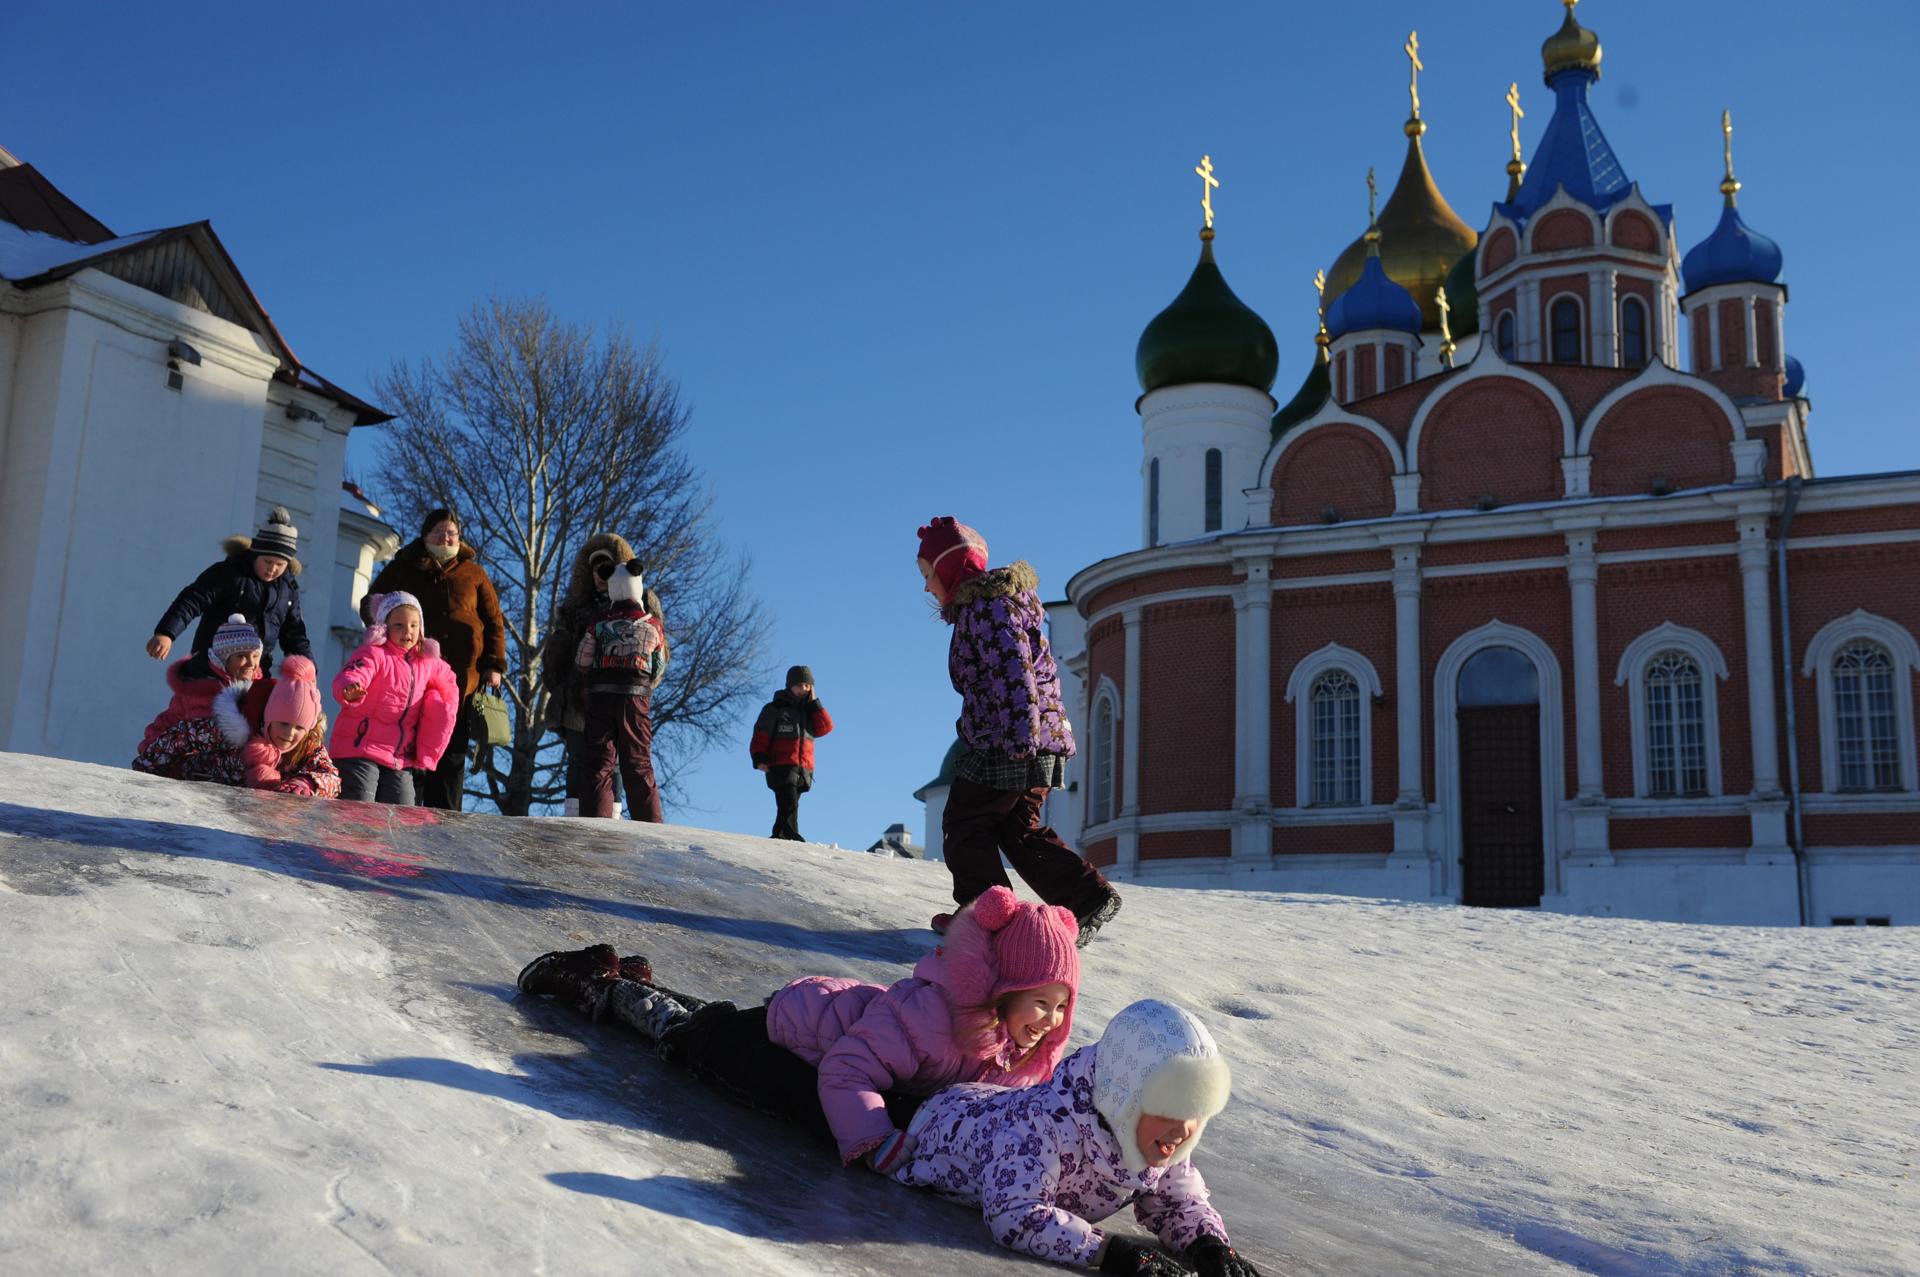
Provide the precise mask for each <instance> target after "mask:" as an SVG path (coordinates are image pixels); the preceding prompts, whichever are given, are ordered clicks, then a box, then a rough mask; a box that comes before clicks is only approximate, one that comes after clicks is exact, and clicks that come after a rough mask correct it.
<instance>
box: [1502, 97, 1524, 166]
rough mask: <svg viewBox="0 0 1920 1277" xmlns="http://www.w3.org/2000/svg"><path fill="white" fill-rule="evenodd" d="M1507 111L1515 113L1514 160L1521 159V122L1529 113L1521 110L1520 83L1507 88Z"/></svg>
mask: <svg viewBox="0 0 1920 1277" xmlns="http://www.w3.org/2000/svg"><path fill="white" fill-rule="evenodd" d="M1507 109H1508V110H1510V111H1512V112H1513V158H1514V159H1516V160H1517V159H1519V158H1520V121H1521V120H1523V119H1525V118H1526V116H1527V113H1526V112H1525V111H1522V110H1521V109H1520V82H1519V81H1517V80H1516V81H1514V82H1513V83H1512V84H1509V85H1508V86H1507Z"/></svg>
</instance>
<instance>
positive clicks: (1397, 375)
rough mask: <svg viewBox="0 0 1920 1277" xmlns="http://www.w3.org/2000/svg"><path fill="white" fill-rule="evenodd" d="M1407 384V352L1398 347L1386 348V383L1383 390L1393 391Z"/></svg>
mask: <svg viewBox="0 0 1920 1277" xmlns="http://www.w3.org/2000/svg"><path fill="white" fill-rule="evenodd" d="M1406 382H1407V352H1406V351H1404V350H1402V349H1401V348H1400V347H1398V346H1389V347H1387V382H1386V385H1384V386H1382V387H1381V389H1383V390H1393V389H1395V388H1397V387H1400V386H1404V385H1405V384H1406Z"/></svg>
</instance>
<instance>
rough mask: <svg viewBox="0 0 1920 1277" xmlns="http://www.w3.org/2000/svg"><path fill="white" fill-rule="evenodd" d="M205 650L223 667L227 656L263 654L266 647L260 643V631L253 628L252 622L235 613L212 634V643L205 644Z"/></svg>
mask: <svg viewBox="0 0 1920 1277" xmlns="http://www.w3.org/2000/svg"><path fill="white" fill-rule="evenodd" d="M207 650H208V651H209V652H211V653H213V659H214V660H215V661H218V662H219V663H220V664H222V665H225V664H226V663H227V658H228V657H229V656H238V655H239V654H240V653H242V652H264V651H265V650H266V645H265V644H263V643H262V642H261V641H260V631H258V630H256V629H254V628H253V622H252V621H249V620H248V619H247V618H246V617H244V616H242V615H240V614H239V613H238V612H235V613H234V614H233V615H232V616H229V617H228V618H227V619H226V622H225V623H224V624H222V625H221V626H220V628H219V629H217V630H215V631H214V632H213V642H211V643H209V644H207Z"/></svg>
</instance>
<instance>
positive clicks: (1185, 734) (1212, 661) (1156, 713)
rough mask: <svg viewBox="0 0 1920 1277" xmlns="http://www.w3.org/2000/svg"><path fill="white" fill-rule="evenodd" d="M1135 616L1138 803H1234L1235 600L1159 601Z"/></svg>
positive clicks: (1181, 806)
mask: <svg viewBox="0 0 1920 1277" xmlns="http://www.w3.org/2000/svg"><path fill="white" fill-rule="evenodd" d="M1140 624H1141V630H1140V665H1141V670H1140V723H1141V728H1142V731H1141V735H1140V811H1141V813H1142V814H1147V813H1152V812H1168V811H1221V810H1225V809H1227V808H1229V807H1231V806H1232V805H1233V741H1234V704H1235V698H1234V616H1233V603H1232V601H1231V600H1229V599H1194V600H1190V601H1187V602H1181V603H1163V604H1157V605H1153V606H1149V607H1148V608H1147V609H1146V611H1145V613H1144V614H1143V615H1142V616H1141V618H1140ZM1142 854H1143V855H1144V854H1145V852H1144V851H1143V852H1142Z"/></svg>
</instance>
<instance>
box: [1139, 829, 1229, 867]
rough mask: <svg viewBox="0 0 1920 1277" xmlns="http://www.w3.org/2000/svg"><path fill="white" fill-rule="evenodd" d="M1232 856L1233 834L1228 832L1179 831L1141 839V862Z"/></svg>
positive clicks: (1212, 830)
mask: <svg viewBox="0 0 1920 1277" xmlns="http://www.w3.org/2000/svg"><path fill="white" fill-rule="evenodd" d="M1232 854H1233V834H1232V832H1231V831H1229V830H1225V829H1180V830H1170V831H1167V832H1163V833H1143V834H1141V835H1140V859H1141V860H1194V859H1199V858H1202V857H1208V856H1218V857H1220V858H1222V859H1225V858H1226V857H1228V856H1231V855H1232Z"/></svg>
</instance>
